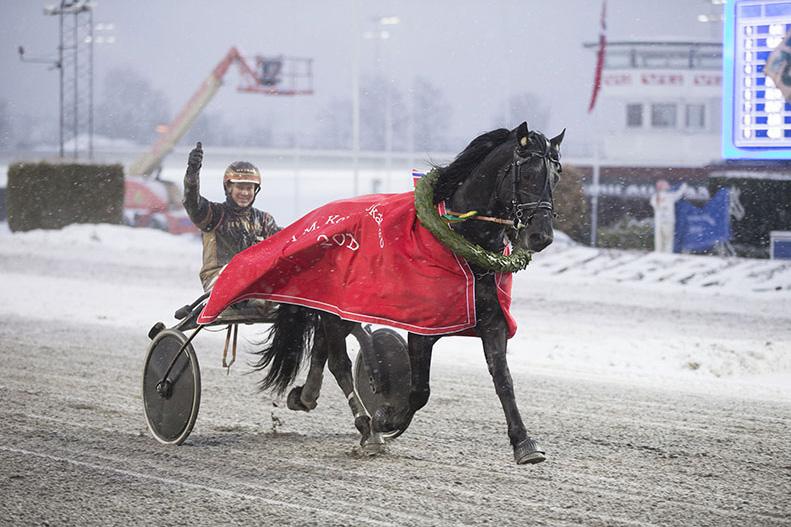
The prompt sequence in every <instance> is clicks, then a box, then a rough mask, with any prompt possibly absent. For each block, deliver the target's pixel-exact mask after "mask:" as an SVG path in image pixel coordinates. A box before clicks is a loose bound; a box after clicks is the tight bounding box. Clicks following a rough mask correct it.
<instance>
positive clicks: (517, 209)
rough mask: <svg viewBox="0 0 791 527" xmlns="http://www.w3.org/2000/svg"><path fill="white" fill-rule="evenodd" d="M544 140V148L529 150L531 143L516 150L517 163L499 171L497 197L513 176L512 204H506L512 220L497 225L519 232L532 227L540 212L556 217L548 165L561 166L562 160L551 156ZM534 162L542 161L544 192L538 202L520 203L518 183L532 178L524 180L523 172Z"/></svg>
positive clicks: (496, 186)
mask: <svg viewBox="0 0 791 527" xmlns="http://www.w3.org/2000/svg"><path fill="white" fill-rule="evenodd" d="M541 138H542V139H543V140H544V141H543V143H544V144H543V145H542V146H543V148H540V149H538V148H535V147H533V148H530V143H528V145H526V146H524V147H519V148H517V149H516V150H514V159H513V161H512V162H511V164H510V165H508V167H507V168H506V167H504V168H503V169H502V170H500V173H499V174H498V175H497V182H496V184H495V189H496V190H497V193H498V194H499V192H500V189H501V188H502V186H503V184H504V183H505V180H506V179H507V177H508V175H509V174H510V175H511V184H512V188H511V201H510V202H509V203H507V204H506V215H507V216H509V217H510V219H508V220H504V219H502V218H494V219H498V220H500V221H498V222H497V223H503V224H506V225H509V226H510V227H513V229H514V230H515V231H517V232H518V231H519V230H521V229H523V228H525V227H527V226H528V225H530V223H531V222H532V221H533V217H535V215H536V214H537V213H538V212H539V211H540V210H548V211H549V213H550V214H554V212H553V205H552V204H553V197H552V185H551V184H550V181H549V174H550V167H549V164H550V162H559V159H558V158H557V157H556V155H553V154H554V153H553V152H552V148H551V145H550V143H549V141H547V139H546V138H545V137H543V136H541ZM534 158H541V159H542V160H543V164H544V188H543V189H541V195H540V196H539V198H538V200H536V201H526V202H520V201H519V200H518V196H519V182H521V181H522V178H523V177H529V176H523V175H522V171H523V170H524V166H525V165H526V164H527V163H528V162H529V161H531V160H532V159H534ZM479 218H481V217H479ZM481 219H482V218H481Z"/></svg>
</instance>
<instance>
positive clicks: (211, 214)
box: [183, 142, 281, 291]
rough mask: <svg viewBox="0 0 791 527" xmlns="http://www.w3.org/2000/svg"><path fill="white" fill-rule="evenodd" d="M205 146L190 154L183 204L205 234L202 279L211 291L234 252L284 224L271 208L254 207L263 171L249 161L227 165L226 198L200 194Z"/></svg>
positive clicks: (224, 184) (185, 177)
mask: <svg viewBox="0 0 791 527" xmlns="http://www.w3.org/2000/svg"><path fill="white" fill-rule="evenodd" d="M202 163H203V147H202V146H201V144H200V142H199V143H198V144H197V146H196V147H195V148H193V149H192V151H191V152H190V154H189V159H188V162H187V173H186V175H185V176H184V200H183V203H184V208H185V209H186V210H187V214H188V215H189V217H190V220H192V223H194V224H195V226H196V227H197V228H198V229H200V230H201V232H202V237H203V266H202V267H201V270H200V280H201V283H202V284H203V290H204V291H209V290H211V288H212V287H213V286H214V283H215V282H216V281H217V276H219V274H220V271H221V270H222V268H223V267H225V265H226V264H227V263H228V262H229V261H230V260H231V258H233V257H234V255H235V254H236V253H238V252H240V251H242V250H244V249H247V248H248V247H250V246H251V245H254V244H256V243H258V242H260V241H261V240H265V239H266V238H268V237H270V236H272V235H273V234H275V233H276V232H277V231H279V230H280V229H281V228H280V227H279V226H278V225H277V223H275V219H274V218H273V217H272V215H271V214H269V213H268V212H264V211H262V210H259V209H256V208H253V202H254V201H255V197H256V196H257V195H258V191H259V190H261V174H260V172H258V169H257V168H256V167H255V166H254V165H253V164H252V163H248V162H247V161H234V162H233V163H231V164H230V165H228V168H226V169H225V175H224V176H223V188H224V189H225V201H224V202H223V203H215V202H212V201H209V200H207V199H206V198H204V197H203V196H201V194H200V168H201V165H202Z"/></svg>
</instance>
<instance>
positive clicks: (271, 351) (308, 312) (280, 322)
mask: <svg viewBox="0 0 791 527" xmlns="http://www.w3.org/2000/svg"><path fill="white" fill-rule="evenodd" d="M319 323H320V317H319V312H318V311H315V310H313V309H308V308H304V307H300V306H293V305H289V304H279V305H278V307H277V314H276V316H275V322H274V323H273V324H272V327H271V328H270V329H269V333H268V335H267V339H266V344H265V346H264V348H263V349H262V350H260V351H257V352H255V353H256V355H260V356H261V357H260V358H259V359H258V361H257V362H256V363H255V364H253V365H252V367H253V369H255V370H257V371H261V370H264V369H265V368H267V367H268V368H269V370H268V371H267V372H266V375H265V376H264V378H263V379H261V380H260V381H259V383H258V387H259V389H260V390H261V391H265V390H272V391H273V392H274V393H275V394H278V395H282V394H283V393H284V392H285V391H286V388H288V387H289V385H290V384H292V383H293V382H294V380H295V379H296V378H297V374H298V373H299V370H300V368H301V367H302V362H303V360H304V358H305V356H306V351H307V350H309V349H310V343H311V341H312V339H313V334H314V333H315V331H316V328H317V327H318V325H319Z"/></svg>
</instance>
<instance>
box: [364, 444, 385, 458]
mask: <svg viewBox="0 0 791 527" xmlns="http://www.w3.org/2000/svg"><path fill="white" fill-rule="evenodd" d="M386 452H387V447H386V446H385V444H384V443H372V442H370V441H369V442H367V443H365V444H364V445H363V454H365V455H366V456H370V457H373V456H378V455H380V454H384V453H386Z"/></svg>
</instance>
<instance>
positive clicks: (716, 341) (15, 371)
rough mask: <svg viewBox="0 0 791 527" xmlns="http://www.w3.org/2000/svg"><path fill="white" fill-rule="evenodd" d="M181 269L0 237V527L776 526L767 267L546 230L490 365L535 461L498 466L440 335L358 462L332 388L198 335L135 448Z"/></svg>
mask: <svg viewBox="0 0 791 527" xmlns="http://www.w3.org/2000/svg"><path fill="white" fill-rule="evenodd" d="M199 262H200V244H199V242H198V241H197V240H196V239H193V238H190V237H173V236H171V235H168V234H165V233H162V232H157V231H150V230H144V229H130V228H126V227H118V226H108V225H99V226H71V227H68V228H66V229H63V230H62V231H47V232H41V231H39V232H29V233H16V234H11V233H10V232H8V230H7V227H5V226H4V225H2V226H0V300H2V301H0V319H2V320H3V322H2V323H0V357H2V359H3V361H2V362H0V400H2V401H3V404H2V405H0V422H2V423H3V426H2V427H0V524H3V525H5V524H9V525H102V526H106V525H130V524H131V525H145V524H179V525H181V524H202V525H220V524H222V525H227V524H237V525H299V526H303V525H322V526H324V525H343V526H347V525H426V526H434V525H524V524H531V525H552V526H555V525H586V526H599V525H601V526H612V525H625V526H626V525H628V526H635V525H637V526H641V525H646V526H649V525H696V526H698V525H712V526H720V525H789V524H791V510H789V505H788V495H789V492H791V483H790V482H791V478H790V477H789V476H791V464H790V463H789V460H790V459H791V446H789V442H788V430H789V426H791V382H790V381H791V359H789V356H791V323H789V322H791V289H789V285H790V284H791V264H789V263H782V262H770V261H753V260H724V259H718V258H704V257H689V256H674V255H667V256H658V255H652V254H641V253H627V252H619V251H597V250H594V249H589V248H584V247H579V246H574V245H570V244H568V243H563V241H562V240H558V242H557V243H556V245H554V246H553V247H552V248H550V249H549V250H547V251H545V253H542V254H540V255H537V256H536V258H535V260H534V262H533V263H532V264H531V266H530V268H529V269H528V270H527V271H525V272H523V273H520V274H519V275H517V277H516V279H515V288H514V306H513V311H514V314H515V316H516V318H517V320H518V322H519V324H520V329H519V332H518V334H517V336H516V337H515V338H514V339H513V340H512V341H511V343H510V347H509V361H510V364H511V369H512V373H513V377H514V384H515V389H516V395H517V401H518V403H519V407H520V410H521V411H522V415H523V417H524V419H525V423H526V425H527V427H528V429H529V430H530V432H531V435H533V436H534V437H536V438H537V439H538V440H539V441H540V442H541V444H542V445H543V446H544V447H545V448H546V451H547V454H548V459H547V461H546V462H544V463H541V464H539V465H533V466H517V465H515V464H514V462H513V458H512V453H511V448H510V446H509V445H508V439H507V436H506V433H505V423H504V419H503V414H502V410H501V409H500V405H499V404H498V401H497V397H496V395H495V393H494V389H493V387H492V383H491V380H490V379H489V376H488V373H487V372H486V367H485V365H484V361H483V357H482V353H481V351H480V344H479V342H478V341H477V340H476V339H472V338H462V337H457V338H448V339H443V340H441V341H440V342H439V344H438V345H437V348H436V352H435V355H434V357H435V360H434V364H433V365H432V380H431V387H432V395H431V399H430V401H429V404H428V405H427V406H426V407H425V408H424V409H422V410H421V411H420V412H418V414H417V415H416V416H415V419H414V421H413V422H412V424H411V425H410V428H409V429H408V430H407V431H406V433H404V435H402V436H401V437H400V438H398V439H397V440H396V441H394V442H393V443H391V444H390V445H389V447H388V449H389V452H388V453H387V454H386V455H383V456H379V457H375V458H366V457H361V456H360V454H359V450H357V449H356V444H357V441H358V434H357V433H356V431H355V430H354V427H353V425H352V418H351V415H350V413H349V411H348V408H347V405H346V401H345V399H344V397H343V395H342V394H341V392H340V390H338V389H337V387H336V386H334V384H335V383H334V382H332V381H331V380H327V382H326V383H325V389H324V390H322V396H321V398H320V400H319V406H318V408H317V409H316V410H314V411H313V412H311V413H310V414H304V413H301V412H290V411H288V410H286V409H285V408H284V407H283V402H282V401H279V400H275V401H272V400H271V399H270V398H268V397H265V396H262V395H259V394H257V393H256V392H255V383H256V380H257V376H255V375H244V373H245V371H246V370H247V368H246V366H245V365H244V364H245V362H247V361H246V360H245V357H244V355H242V360H241V361H240V363H239V365H238V366H235V367H234V368H233V369H232V370H231V371H230V375H227V374H226V371H225V370H224V369H222V368H221V367H220V354H221V349H222V335H221V334H219V333H215V334H208V335H207V334H201V335H200V336H199V338H198V340H200V342H197V343H196V350H197V352H198V355H199V357H200V363H201V372H202V373H201V375H202V393H203V397H202V400H201V409H200V415H199V417H198V420H197V423H196V426H195V429H194V431H193V433H192V435H191V436H190V438H189V439H188V440H187V442H186V443H185V444H184V445H182V446H181V447H165V446H162V445H160V444H158V443H156V441H154V439H152V438H151V436H150V435H149V433H148V431H147V430H146V425H145V422H144V419H143V416H142V413H143V412H142V402H141V397H140V376H141V375H140V374H141V368H142V362H143V357H144V353H145V349H146V346H147V343H148V339H147V338H146V333H147V331H148V328H149V327H150V326H151V325H152V323H153V322H155V321H157V320H163V321H165V322H168V323H170V322H172V321H173V319H172V313H173V311H174V309H175V308H177V307H179V306H181V305H182V304H184V303H186V302H188V301H190V300H192V299H193V298H194V297H196V296H198V294H199V292H200V288H199V282H198V278H197V270H198V266H199ZM244 329H245V331H246V333H245V334H244V336H245V337H247V338H249V339H254V338H256V336H257V333H255V331H254V329H255V328H244ZM257 331H260V328H258V330H257ZM249 348H250V345H247V344H246V345H245V346H244V347H243V349H249ZM273 402H274V403H275V404H274V405H273Z"/></svg>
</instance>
